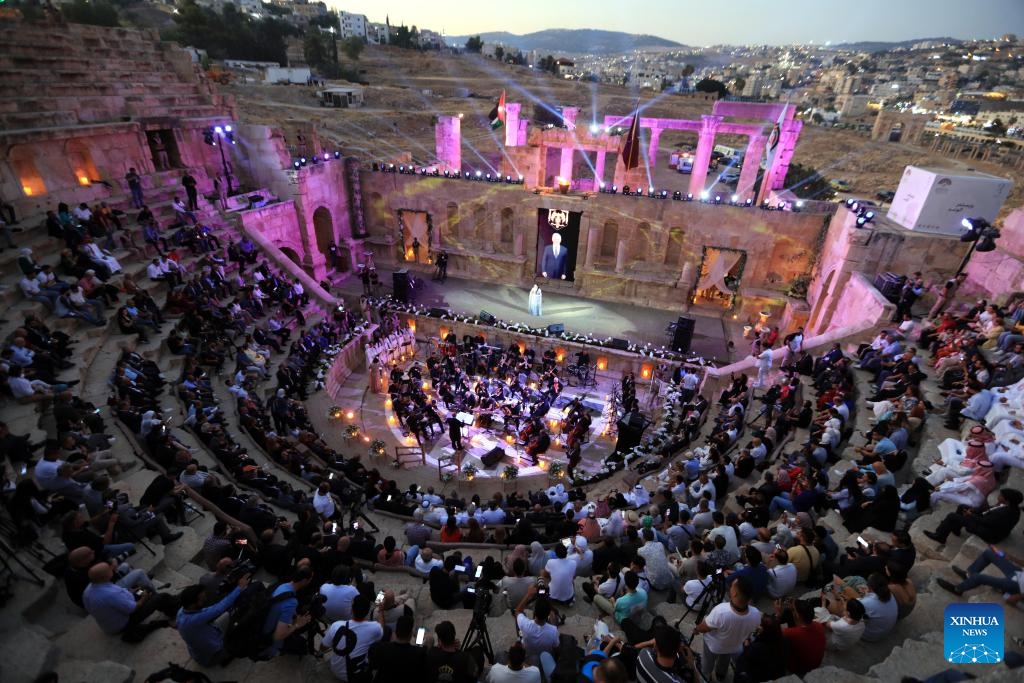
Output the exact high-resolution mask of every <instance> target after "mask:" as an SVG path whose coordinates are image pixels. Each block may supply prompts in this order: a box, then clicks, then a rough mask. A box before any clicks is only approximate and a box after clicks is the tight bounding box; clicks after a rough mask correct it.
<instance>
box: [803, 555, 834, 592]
mask: <svg viewBox="0 0 1024 683" xmlns="http://www.w3.org/2000/svg"><path fill="white" fill-rule="evenodd" d="M800 547H801V548H802V549H803V551H804V552H805V553H807V560H808V561H809V563H810V565H811V568H810V570H809V571H808V572H807V580H806V581H804V585H805V586H807V587H808V588H821V587H822V586H824V585H825V584H826V583H828V581H830V580H831V579H832V577H831V576H828V577H826V576H825V567H824V564H825V556H824V555H823V554H821V553H820V551H819V554H818V562H817V563H815V562H814V556H813V555H811V551H810V550H808V549H807V546H805V545H803V544H801V545H800Z"/></svg>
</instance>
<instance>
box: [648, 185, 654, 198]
mask: <svg viewBox="0 0 1024 683" xmlns="http://www.w3.org/2000/svg"><path fill="white" fill-rule="evenodd" d="M647 196H648V197H653V196H654V188H653V187H648V188H647Z"/></svg>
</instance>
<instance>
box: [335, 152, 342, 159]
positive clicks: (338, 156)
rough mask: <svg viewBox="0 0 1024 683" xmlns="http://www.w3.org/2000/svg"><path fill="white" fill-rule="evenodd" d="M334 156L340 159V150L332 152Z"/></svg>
mask: <svg viewBox="0 0 1024 683" xmlns="http://www.w3.org/2000/svg"><path fill="white" fill-rule="evenodd" d="M334 158H335V159H340V158H341V152H338V151H336V152H335V153H334Z"/></svg>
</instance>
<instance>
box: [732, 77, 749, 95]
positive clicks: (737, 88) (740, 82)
mask: <svg viewBox="0 0 1024 683" xmlns="http://www.w3.org/2000/svg"><path fill="white" fill-rule="evenodd" d="M745 87H747V79H745V78H743V77H742V76H738V77H737V78H736V79H735V80H734V81H733V84H732V91H733V92H734V93H736V94H737V95H740V94H742V93H743V89H744V88H745Z"/></svg>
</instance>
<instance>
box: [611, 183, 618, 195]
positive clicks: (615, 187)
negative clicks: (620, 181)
mask: <svg viewBox="0 0 1024 683" xmlns="http://www.w3.org/2000/svg"><path fill="white" fill-rule="evenodd" d="M618 193H619V186H618V185H612V191H611V194H618Z"/></svg>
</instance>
